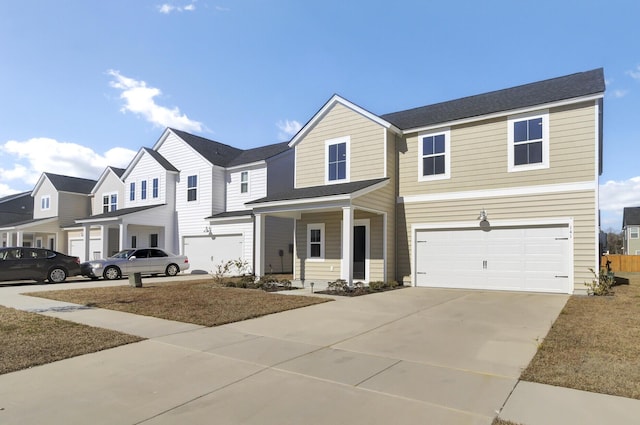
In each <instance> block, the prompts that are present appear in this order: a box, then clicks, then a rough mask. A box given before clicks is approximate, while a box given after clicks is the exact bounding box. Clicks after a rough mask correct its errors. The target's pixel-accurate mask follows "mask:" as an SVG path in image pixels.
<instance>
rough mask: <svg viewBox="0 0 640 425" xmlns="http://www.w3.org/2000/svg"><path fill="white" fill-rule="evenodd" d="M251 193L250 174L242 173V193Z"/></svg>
mask: <svg viewBox="0 0 640 425" xmlns="http://www.w3.org/2000/svg"><path fill="white" fill-rule="evenodd" d="M247 192H249V172H248V171H243V172H242V173H240V193H247Z"/></svg>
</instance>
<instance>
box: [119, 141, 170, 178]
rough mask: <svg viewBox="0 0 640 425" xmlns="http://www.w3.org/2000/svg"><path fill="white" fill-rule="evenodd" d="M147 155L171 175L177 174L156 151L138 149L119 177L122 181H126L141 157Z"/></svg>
mask: <svg viewBox="0 0 640 425" xmlns="http://www.w3.org/2000/svg"><path fill="white" fill-rule="evenodd" d="M145 154H148V155H149V156H150V157H151V158H153V159H154V160H155V161H156V162H157V163H158V164H159V165H160V166H161V167H162V168H164V169H165V170H166V171H168V172H171V173H178V172H179V170H178V169H177V168H176V167H174V166H173V165H172V164H171V163H170V162H169V161H168V160H167V159H166V158H165V157H164V156H162V155H161V154H160V153H159V152H158V151H154V150H153V149H149V148H140V150H139V151H138V153H137V154H136V156H135V157H134V158H133V160H132V161H131V163H130V164H129V166H128V167H127V169H126V170H125V172H124V173H123V174H122V175H121V176H120V179H121V180H122V181H124V180H126V179H127V177H129V175H130V174H131V172H132V171H133V170H134V169H135V168H136V166H137V165H138V163H139V162H140V160H141V159H142V157H143V156H144V155H145Z"/></svg>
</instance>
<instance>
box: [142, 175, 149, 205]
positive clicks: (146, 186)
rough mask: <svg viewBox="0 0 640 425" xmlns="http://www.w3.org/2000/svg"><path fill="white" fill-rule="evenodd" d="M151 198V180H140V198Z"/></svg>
mask: <svg viewBox="0 0 640 425" xmlns="http://www.w3.org/2000/svg"><path fill="white" fill-rule="evenodd" d="M148 198H149V182H148V181H147V180H141V181H140V200H141V201H146V200H147V199H148Z"/></svg>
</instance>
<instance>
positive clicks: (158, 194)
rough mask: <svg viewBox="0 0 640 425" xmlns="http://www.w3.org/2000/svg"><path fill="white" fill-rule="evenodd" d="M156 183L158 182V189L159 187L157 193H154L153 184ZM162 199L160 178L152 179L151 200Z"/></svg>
mask: <svg viewBox="0 0 640 425" xmlns="http://www.w3.org/2000/svg"><path fill="white" fill-rule="evenodd" d="M155 182H158V187H157V193H154V192H153V191H154V187H153V184H154V183H155ZM159 197H160V178H159V177H154V178H152V179H151V199H158V198H159Z"/></svg>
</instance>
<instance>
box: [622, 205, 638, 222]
mask: <svg viewBox="0 0 640 425" xmlns="http://www.w3.org/2000/svg"><path fill="white" fill-rule="evenodd" d="M638 224H640V207H625V208H624V210H622V227H626V226H636V225H638Z"/></svg>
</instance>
